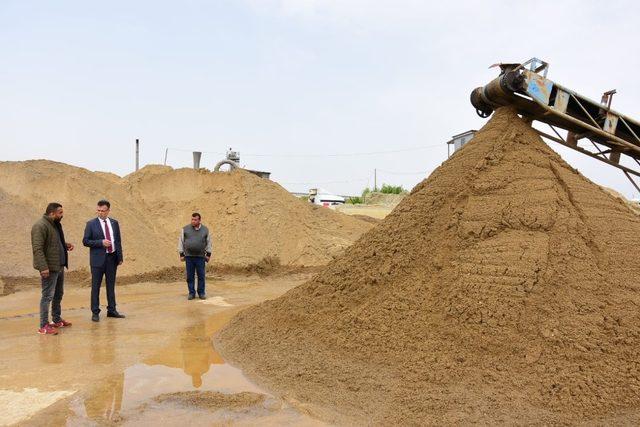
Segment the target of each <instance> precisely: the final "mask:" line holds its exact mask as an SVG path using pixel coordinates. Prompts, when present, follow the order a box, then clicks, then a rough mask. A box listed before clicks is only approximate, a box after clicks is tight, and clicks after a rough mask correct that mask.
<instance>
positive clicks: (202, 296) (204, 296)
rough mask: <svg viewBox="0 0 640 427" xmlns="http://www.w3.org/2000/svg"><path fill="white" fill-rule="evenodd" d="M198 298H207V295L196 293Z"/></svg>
mask: <svg viewBox="0 0 640 427" xmlns="http://www.w3.org/2000/svg"><path fill="white" fill-rule="evenodd" d="M198 298H200V299H207V296H206V295H205V294H202V295H198Z"/></svg>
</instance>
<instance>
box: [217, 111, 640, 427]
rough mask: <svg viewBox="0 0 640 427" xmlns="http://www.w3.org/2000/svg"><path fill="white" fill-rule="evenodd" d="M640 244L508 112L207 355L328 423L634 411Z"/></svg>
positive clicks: (634, 225)
mask: <svg viewBox="0 0 640 427" xmlns="http://www.w3.org/2000/svg"><path fill="white" fill-rule="evenodd" d="M638 238H640V220H639V219H638V217H637V216H636V215H634V214H633V213H632V212H630V210H629V209H628V208H627V207H626V206H625V205H624V203H623V202H622V201H620V200H619V199H616V198H614V197H612V196H611V195H609V194H607V193H606V192H604V191H603V190H601V189H600V188H599V187H598V186H597V185H595V184H593V183H591V182H590V181H588V180H587V179H586V178H584V177H583V176H582V175H580V174H579V173H578V172H576V171H575V170H574V169H572V168H571V167H569V166H568V165H567V164H566V163H565V162H564V161H563V160H562V159H561V158H560V157H559V156H558V155H557V154H555V153H554V152H553V151H552V150H551V149H550V148H549V147H547V146H546V145H545V144H544V143H543V142H542V141H541V140H540V139H539V137H538V136H537V134H535V132H534V131H533V130H532V129H531V128H529V127H528V126H527V125H526V124H525V123H524V122H522V120H520V119H519V118H518V116H517V115H515V113H514V112H513V111H511V110H506V109H502V110H499V111H497V112H496V114H495V116H494V117H493V118H492V119H491V121H490V122H489V123H488V124H487V125H486V126H485V127H484V128H483V129H482V131H480V132H479V133H478V134H477V135H476V137H475V138H474V140H473V141H472V142H471V143H470V144H468V146H466V147H465V148H464V149H463V150H461V151H459V152H457V153H456V154H455V155H453V156H452V157H451V159H450V160H448V161H447V162H446V163H444V164H443V165H442V166H441V167H440V168H438V169H437V170H436V171H434V172H433V174H432V175H431V176H430V177H429V178H428V179H426V180H425V181H423V182H422V183H421V184H419V185H418V186H417V187H416V188H414V190H413V191H412V192H411V194H410V195H409V196H407V197H406V198H405V199H404V200H403V201H402V202H401V203H400V205H399V206H398V207H397V208H396V209H395V210H394V211H393V212H392V213H391V214H390V215H389V216H388V217H387V218H386V219H385V220H384V221H383V222H382V223H380V224H379V225H378V226H377V227H376V228H375V229H373V230H371V231H370V232H368V233H366V234H365V235H364V236H363V237H362V238H360V239H359V240H358V241H357V242H356V243H355V244H354V245H353V246H351V247H350V248H349V249H348V250H347V251H346V252H345V254H344V255H343V256H341V257H340V258H338V259H337V260H335V261H334V262H332V263H330V264H329V266H328V267H327V268H326V270H325V271H324V272H323V273H320V274H318V275H317V276H316V277H315V278H314V279H312V280H311V281H309V282H307V283H306V284H304V285H302V286H300V287H298V288H295V289H293V290H291V291H289V292H288V293H287V294H285V295H284V296H283V297H281V298H278V299H276V300H273V301H268V302H265V303H263V304H261V305H259V306H256V307H253V308H250V309H248V310H246V311H243V312H241V313H240V314H239V315H238V316H237V317H235V318H234V319H233V320H232V321H231V322H230V324H229V325H228V326H227V327H226V328H225V329H223V330H222V331H221V332H220V333H219V335H218V336H217V337H216V342H217V346H218V349H219V350H221V352H222V355H223V356H224V357H225V358H227V359H228V360H231V361H232V362H234V363H237V364H239V365H240V366H242V367H243V368H244V369H246V371H247V372H248V373H249V374H250V375H252V376H253V377H254V378H255V379H257V380H258V381H259V382H261V383H262V384H263V385H264V386H266V387H267V388H270V389H272V390H274V391H276V392H280V393H282V394H286V395H288V396H291V397H292V398H294V399H298V400H300V401H302V402H303V403H307V404H311V405H314V406H316V408H317V411H318V413H320V414H323V416H326V417H327V418H329V419H330V420H333V421H339V422H356V423H364V422H373V423H375V424H384V425H391V424H407V423H411V424H415V423H420V424H425V423H430V424H442V423H469V422H482V423H496V422H508V423H514V422H520V423H522V422H531V421H533V420H535V421H536V422H540V423H565V422H569V423H571V422H578V421H583V420H601V421H602V420H609V421H612V420H614V419H615V418H614V417H616V416H619V417H621V418H617V420H618V421H620V420H624V419H627V420H628V419H629V418H625V417H627V416H628V414H634V413H635V414H636V415H635V416H636V418H638V417H639V416H638V413H639V412H640V411H638V409H639V408H640V374H639V373H638V372H639V370H638V361H639V360H640V318H639V315H638V306H639V305H640V293H639V291H640V281H639V280H638V277H640V256H639V255H636V252H635V251H634V248H635V246H636V242H637V240H638ZM329 408H334V410H335V411H337V413H336V412H330V411H331V409H329Z"/></svg>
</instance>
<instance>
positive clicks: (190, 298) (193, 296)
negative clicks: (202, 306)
mask: <svg viewBox="0 0 640 427" xmlns="http://www.w3.org/2000/svg"><path fill="white" fill-rule="evenodd" d="M195 297H196V296H195V295H194V294H189V296H188V297H187V299H188V300H192V299H194V298H195Z"/></svg>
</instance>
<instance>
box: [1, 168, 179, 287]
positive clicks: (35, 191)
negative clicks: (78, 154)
mask: <svg viewBox="0 0 640 427" xmlns="http://www.w3.org/2000/svg"><path fill="white" fill-rule="evenodd" d="M101 198H107V199H109V200H110V201H111V203H112V213H113V217H114V218H116V219H118V220H119V221H120V224H121V227H122V233H123V239H124V241H125V246H124V251H125V256H126V259H125V263H124V264H123V266H122V269H121V271H122V273H123V274H135V273H144V272H149V271H153V270H155V269H159V268H162V267H165V266H168V265H171V263H172V262H173V263H175V257H176V255H175V252H174V253H171V252H170V251H167V250H166V249H165V248H168V247H171V246H172V245H174V239H173V236H168V235H167V234H166V233H164V232H161V230H160V229H158V227H157V226H156V225H155V224H154V223H153V220H154V218H153V217H151V216H150V215H149V214H148V212H147V211H146V208H145V207H144V206H143V205H141V204H140V203H139V202H137V201H136V200H135V199H134V198H132V197H131V196H130V194H129V193H128V191H127V189H126V187H124V186H123V185H121V184H120V178H117V177H115V176H114V175H111V174H104V173H94V172H91V171H89V170H86V169H82V168H78V167H74V166H70V165H66V164H63V163H57V162H51V161H47V160H34V161H27V162H2V163H0V215H2V219H3V220H2V221H0V243H1V244H2V247H3V248H9V250H8V251H9V253H7V254H6V256H3V257H2V258H1V259H0V276H27V275H34V274H35V270H34V269H33V267H32V264H31V261H32V260H31V234H30V232H31V225H33V223H34V222H35V221H36V219H37V218H38V217H39V216H41V215H42V214H43V213H44V209H45V207H46V206H47V203H48V202H50V201H58V202H60V203H61V204H62V205H63V207H64V210H65V217H64V219H63V220H62V221H63V222H62V223H63V226H64V230H65V238H66V239H67V241H69V242H72V243H73V244H74V245H75V246H76V249H75V250H74V251H73V252H71V253H70V256H69V262H70V267H71V269H72V270H77V269H79V268H84V269H88V261H89V255H88V252H89V251H88V249H87V248H85V247H83V246H82V236H83V233H84V228H85V224H86V222H87V220H89V219H91V218H95V209H96V202H97V201H98V200H99V199H101ZM170 237H171V238H170ZM151 248H159V249H158V250H152V249H151Z"/></svg>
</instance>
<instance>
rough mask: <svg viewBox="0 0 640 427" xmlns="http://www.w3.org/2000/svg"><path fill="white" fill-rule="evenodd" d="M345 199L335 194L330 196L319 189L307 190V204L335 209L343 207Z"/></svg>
mask: <svg viewBox="0 0 640 427" xmlns="http://www.w3.org/2000/svg"><path fill="white" fill-rule="evenodd" d="M344 202H345V198H344V197H342V196H338V195H336V194H331V193H329V192H328V191H326V190H323V189H321V188H312V189H310V190H309V203H313V204H314V205H319V206H324V207H325V208H331V209H335V207H336V206H340V205H344Z"/></svg>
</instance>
